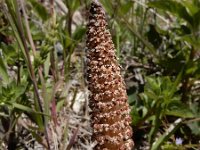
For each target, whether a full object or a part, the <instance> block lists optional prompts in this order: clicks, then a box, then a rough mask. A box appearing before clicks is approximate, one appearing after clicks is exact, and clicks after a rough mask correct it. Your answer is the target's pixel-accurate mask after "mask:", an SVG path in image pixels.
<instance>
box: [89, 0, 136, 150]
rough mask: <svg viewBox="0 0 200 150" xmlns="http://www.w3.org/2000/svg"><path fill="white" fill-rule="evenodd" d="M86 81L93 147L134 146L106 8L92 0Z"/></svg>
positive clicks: (121, 148)
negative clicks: (94, 144)
mask: <svg viewBox="0 0 200 150" xmlns="http://www.w3.org/2000/svg"><path fill="white" fill-rule="evenodd" d="M87 27H88V30H87V41H86V54H87V63H86V66H87V75H86V76H87V81H88V89H89V91H90V94H89V105H90V108H91V126H92V128H93V135H92V140H93V141H96V142H97V145H96V146H95V148H94V149H95V150H131V149H132V148H133V145H134V144H133V141H132V139H131V137H132V128H131V126H130V123H131V118H130V115H129V113H130V108H129V105H128V102H127V93H126V88H125V84H124V81H123V78H122V76H121V74H120V67H119V64H118V62H117V58H116V55H115V48H114V44H113V42H112V37H111V35H110V32H109V30H107V23H106V19H105V11H104V9H103V8H102V6H101V4H100V3H98V2H97V1H93V2H92V3H91V7H90V15H89V23H88V25H87Z"/></svg>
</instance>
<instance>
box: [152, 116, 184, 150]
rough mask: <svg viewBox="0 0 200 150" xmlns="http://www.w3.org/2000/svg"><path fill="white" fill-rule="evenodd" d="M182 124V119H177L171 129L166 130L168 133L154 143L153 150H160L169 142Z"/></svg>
mask: <svg viewBox="0 0 200 150" xmlns="http://www.w3.org/2000/svg"><path fill="white" fill-rule="evenodd" d="M181 123H182V119H180V118H179V119H177V120H176V121H175V122H174V123H173V124H171V125H170V127H169V128H168V129H167V130H166V132H165V133H164V134H163V135H161V136H160V137H158V138H157V140H156V141H155V142H154V143H153V145H152V147H151V150H158V149H160V146H161V145H162V144H163V143H164V142H165V141H167V140H168V139H169V138H170V136H171V135H172V134H173V133H174V132H175V131H176V130H177V129H178V128H179V127H180V125H181Z"/></svg>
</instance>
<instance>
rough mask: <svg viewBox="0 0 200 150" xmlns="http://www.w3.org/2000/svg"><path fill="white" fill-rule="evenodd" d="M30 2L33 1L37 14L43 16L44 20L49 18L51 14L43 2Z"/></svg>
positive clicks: (34, 0)
mask: <svg viewBox="0 0 200 150" xmlns="http://www.w3.org/2000/svg"><path fill="white" fill-rule="evenodd" d="M29 2H30V3H31V5H32V7H33V9H34V10H35V12H36V13H37V15H38V16H39V17H40V18H42V20H43V21H46V20H47V19H49V17H50V15H49V14H48V12H47V10H46V8H45V7H44V6H43V5H42V4H40V3H39V2H37V1H36V0H29Z"/></svg>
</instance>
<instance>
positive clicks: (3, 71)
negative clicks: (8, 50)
mask: <svg viewBox="0 0 200 150" xmlns="http://www.w3.org/2000/svg"><path fill="white" fill-rule="evenodd" d="M1 79H2V80H3V82H5V83H8V82H9V75H8V72H7V67H6V65H5V62H4V61H3V58H2V56H1V55H0V80H1Z"/></svg>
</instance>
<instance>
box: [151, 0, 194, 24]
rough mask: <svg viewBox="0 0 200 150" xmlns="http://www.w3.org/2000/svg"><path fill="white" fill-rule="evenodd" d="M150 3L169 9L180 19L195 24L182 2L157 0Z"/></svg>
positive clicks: (159, 7) (155, 6)
mask: <svg viewBox="0 0 200 150" xmlns="http://www.w3.org/2000/svg"><path fill="white" fill-rule="evenodd" d="M148 5H149V6H150V7H154V8H158V9H162V10H163V11H168V12H170V13H172V14H173V15H176V16H177V17H179V18H180V19H184V20H185V21H187V23H188V24H190V25H193V18H192V17H191V16H190V14H189V13H188V12H187V10H186V8H185V6H183V5H182V4H181V3H179V2H177V1H174V0H166V1H163V0H155V1H153V2H149V3H148Z"/></svg>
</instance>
